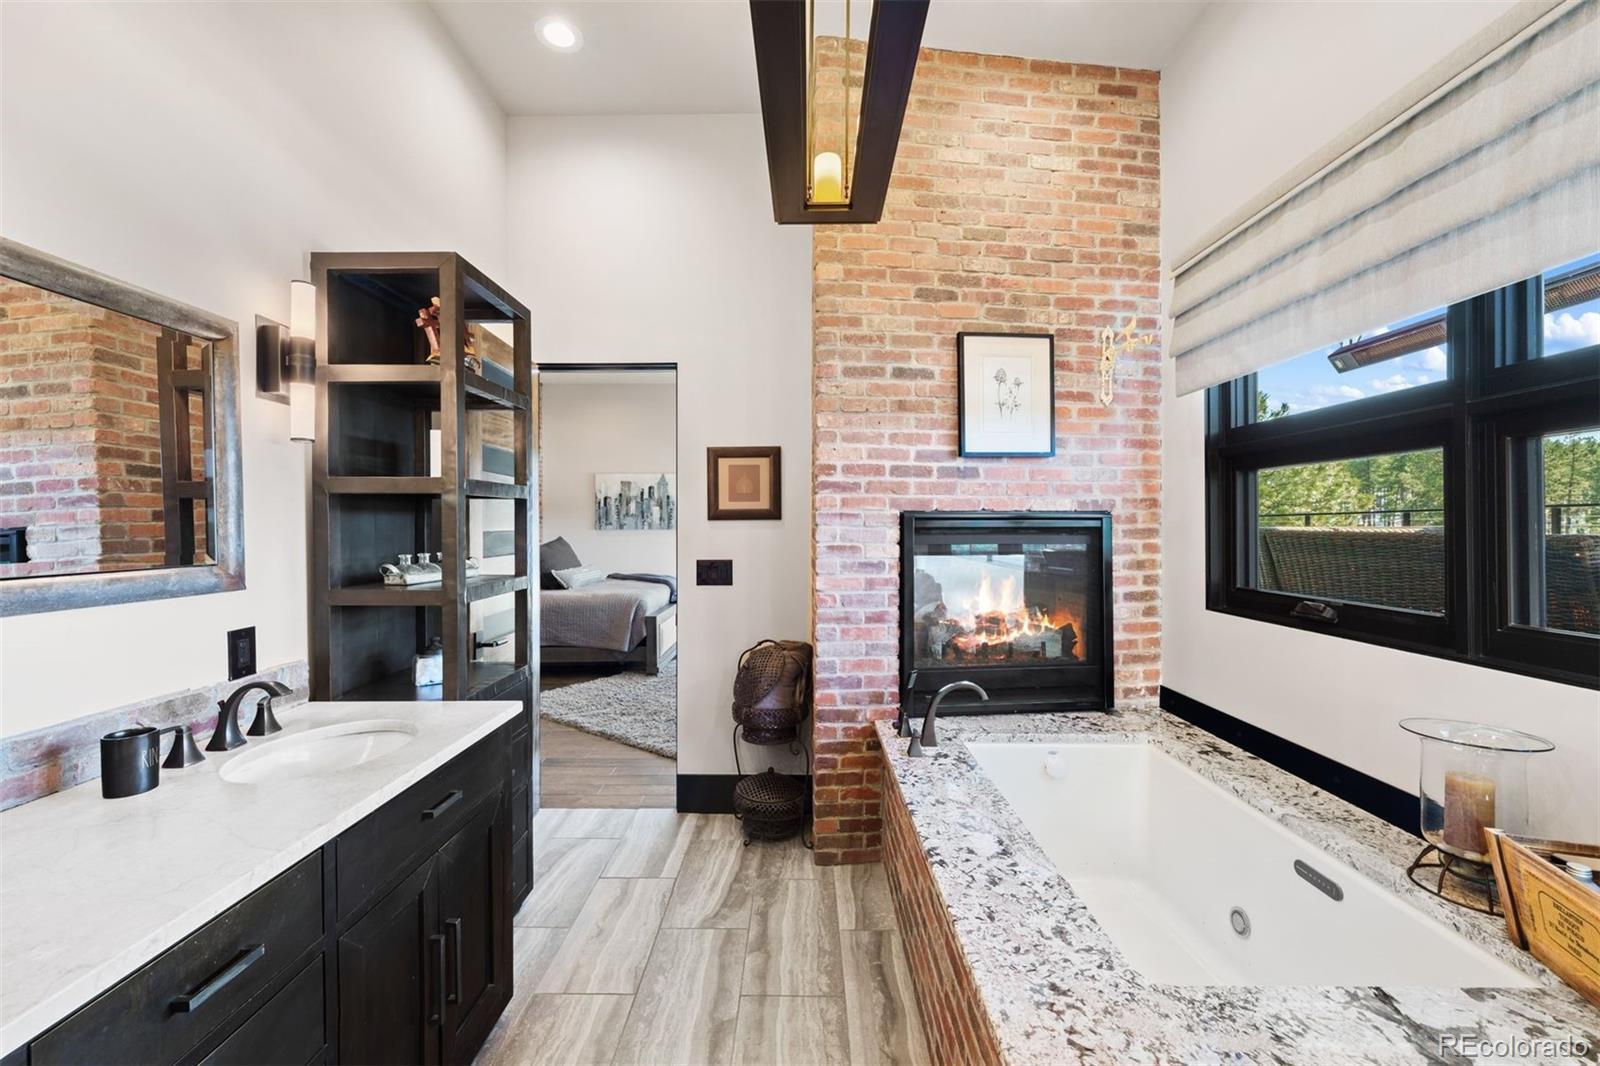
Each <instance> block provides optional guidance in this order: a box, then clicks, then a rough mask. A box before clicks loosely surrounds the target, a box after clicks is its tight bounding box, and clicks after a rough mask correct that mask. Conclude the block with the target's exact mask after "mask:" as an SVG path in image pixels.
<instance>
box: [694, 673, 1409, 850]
mask: <svg viewBox="0 0 1600 1066" xmlns="http://www.w3.org/2000/svg"><path fill="white" fill-rule="evenodd" d="M1161 709H1162V710H1164V711H1166V712H1167V713H1168V714H1171V715H1175V716H1176V717H1178V718H1182V719H1183V720H1184V721H1185V722H1188V723H1189V724H1190V725H1193V726H1197V727H1199V728H1200V729H1204V730H1205V731H1206V732H1207V733H1210V734H1212V735H1213V736H1217V737H1221V738H1222V739H1223V740H1226V741H1227V742H1228V743H1230V744H1233V745H1235V746H1237V747H1240V748H1243V749H1244V750H1245V751H1248V752H1249V753H1250V754H1251V755H1254V756H1255V757H1256V758H1258V759H1264V760H1265V761H1267V762H1269V763H1271V764H1272V765H1273V766H1276V767H1277V768H1278V769H1280V770H1283V771H1284V772H1286V773H1291V774H1293V775H1294V776H1296V777H1298V778H1300V779H1301V780H1302V781H1307V782H1310V783H1311V784H1313V785H1315V786H1316V787H1318V788H1320V789H1322V790H1323V791H1324V792H1331V793H1333V794H1334V795H1335V796H1338V797H1339V798H1340V799H1342V800H1344V801H1345V802H1346V803H1349V804H1352V805H1353V806H1356V807H1360V808H1361V809H1362V810H1364V811H1366V812H1367V813H1368V814H1370V815H1372V816H1373V817H1374V818H1382V819H1383V820H1384V821H1386V822H1388V823H1389V824H1390V825H1393V826H1396V827H1397V828H1400V829H1404V830H1405V831H1406V832H1408V833H1410V834H1412V835H1413V836H1417V835H1418V831H1417V824H1418V822H1419V820H1420V817H1421V816H1420V814H1419V811H1418V803H1417V797H1416V796H1414V795H1412V794H1411V793H1409V792H1407V791H1406V790H1405V789H1402V788H1395V787H1394V786H1393V785H1391V784H1389V783H1388V782H1387V781H1380V780H1378V779H1377V778H1376V777H1371V776H1369V775H1367V774H1364V773H1362V772H1361V771H1360V770H1353V769H1351V768H1350V767H1348V766H1346V765H1344V764H1343V763H1339V762H1335V761H1334V760H1332V759H1330V758H1328V757H1327V756H1326V755H1320V754H1318V753H1317V752H1314V751H1312V750H1311V749H1310V748H1303V747H1301V746H1300V745H1299V744H1296V743H1294V742H1292V741H1288V740H1284V739H1283V738H1282V737H1280V736H1278V735H1277V734H1275V733H1269V732H1267V731H1266V730H1265V729H1262V728H1260V727H1259V726H1253V725H1251V724H1250V723H1249V722H1244V721H1241V720H1239V719H1238V718H1235V717H1233V716H1232V715H1229V714H1224V713H1223V712H1222V711H1219V710H1217V709H1216V708H1215V707H1212V706H1209V705H1207V704H1204V703H1201V702H1200V701H1199V700H1197V699H1191V698H1190V697H1188V696H1185V695H1184V694H1183V693H1181V692H1176V691H1174V690H1172V689H1170V688H1168V687H1167V686H1165V685H1162V686H1161ZM679 780H682V779H681V778H680V779H679ZM679 794H680V795H682V791H681V786H680V792H679Z"/></svg>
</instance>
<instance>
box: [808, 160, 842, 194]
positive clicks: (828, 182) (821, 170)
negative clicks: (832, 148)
mask: <svg viewBox="0 0 1600 1066" xmlns="http://www.w3.org/2000/svg"><path fill="white" fill-rule="evenodd" d="M811 202H812V203H814V204H842V203H844V202H845V198H844V163H843V162H842V161H841V160H840V158H839V153H838V152H818V153H817V158H816V159H814V160H812V163H811Z"/></svg>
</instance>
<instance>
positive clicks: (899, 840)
mask: <svg viewBox="0 0 1600 1066" xmlns="http://www.w3.org/2000/svg"><path fill="white" fill-rule="evenodd" d="M880 757H881V756H880ZM883 777H884V780H885V782H886V785H885V786H884V790H883V792H884V795H883V865H884V871H885V872H886V873H887V874H888V875H889V895H890V897H891V898H892V899H893V900H894V914H895V920H896V921H897V922H898V924H899V926H900V939H901V940H903V941H904V942H905V945H906V959H907V962H908V963H909V964H910V966H911V976H912V987H913V988H914V989H916V994H917V1008H918V1010H920V1011H921V1012H922V1021H923V1028H924V1029H925V1030H926V1032H927V1034H928V1045H929V1050H930V1051H931V1052H932V1058H933V1061H934V1062H937V1063H941V1064H950V1066H958V1064H960V1066H965V1064H967V1063H998V1062H1000V1061H1001V1055H1000V1041H999V1039H998V1038H997V1037H996V1036H995V1033H994V1027H993V1026H992V1025H991V1024H990V1022H989V1016H988V1015H987V1014H986V1013H985V1012H984V1009H983V1005H982V1004H981V1003H980V1002H979V1000H978V990H977V988H976V986H975V985H974V984H973V981H972V972H971V970H969V969H968V968H967V963H966V957H965V956H964V955H963V954H962V953H961V945H960V943H959V942H958V941H957V940H956V933H955V929H954V928H953V927H952V926H951V924H950V909H949V908H948V907H946V906H945V903H944V898H943V897H942V896H941V895H940V894H939V886H938V885H936V884H935V883H934V880H933V871H932V870H930V869H929V868H928V858H927V854H926V853H925V852H924V851H923V849H922V845H921V844H920V843H919V842H918V840H917V831H916V828H915V827H914V826H913V825H912V824H911V814H910V812H909V811H907V810H906V805H905V800H904V799H902V798H901V796H900V789H899V787H898V786H897V785H896V784H895V781H894V777H893V775H892V774H891V773H890V772H889V768H888V767H887V766H885V767H883Z"/></svg>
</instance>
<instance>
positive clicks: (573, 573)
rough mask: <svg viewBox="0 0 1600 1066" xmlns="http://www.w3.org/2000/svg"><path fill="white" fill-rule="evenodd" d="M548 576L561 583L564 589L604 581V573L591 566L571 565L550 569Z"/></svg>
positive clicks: (577, 587)
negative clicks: (561, 568)
mask: <svg viewBox="0 0 1600 1066" xmlns="http://www.w3.org/2000/svg"><path fill="white" fill-rule="evenodd" d="M550 576H551V577H553V578H555V579H556V580H557V581H559V582H560V583H561V587H562V588H564V589H581V588H583V587H584V586H585V585H593V584H594V583H596V582H597V581H604V580H605V579H606V575H605V574H604V573H602V572H601V571H599V570H596V569H595V568H594V567H592V566H571V567H568V568H567V569H565V570H552V571H550Z"/></svg>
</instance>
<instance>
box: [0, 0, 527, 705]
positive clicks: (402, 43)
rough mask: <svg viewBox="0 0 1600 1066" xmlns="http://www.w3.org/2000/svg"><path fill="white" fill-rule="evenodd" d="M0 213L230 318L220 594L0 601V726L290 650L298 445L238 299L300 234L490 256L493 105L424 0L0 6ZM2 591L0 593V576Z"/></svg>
mask: <svg viewBox="0 0 1600 1066" xmlns="http://www.w3.org/2000/svg"><path fill="white" fill-rule="evenodd" d="M0 153H3V158H0V232H3V233H4V234H5V235H6V236H7V237H10V238H12V239H14V240H18V241H21V242H23V243H25V244H30V245H33V246H35V247H38V248H41V249H43V250H44V251H47V252H51V253H53V254H55V255H58V256H62V257H64V258H66V259H70V260H73V261H75V262H78V263H81V264H83V265H85V266H89V267H92V268H94V269H96V270H99V271H103V272H105V273H108V274H111V275H112V276H114V277H118V278H122V279H124V280H127V281H131V282H134V283H136V284H138V285H142V286H144V287H146V288H150V289H154V290H156V291H157V292H160V293H163V294H165V295H168V296H172V297H175V298H177V299H180V300H184V301H187V302H188V303H192V304H195V305H197V306H200V307H203V308H206V309H207V310H210V311H214V312H217V313H219V314H222V315H224V316H226V317H227V318H230V319H233V320H234V321H236V322H237V323H238V325H239V328H240V334H239V341H240V343H239V348H240V361H241V373H240V375H239V377H240V381H241V383H243V388H242V390H241V391H242V394H243V395H242V401H243V404H242V406H243V438H244V455H243V459H244V509H245V560H246V563H245V579H246V585H245V588H244V590H243V591H240V592H235V593H228V594H221V595H212V596H203V597H191V598H184V599H174V600H161V601H157V602H153V603H144V604H129V605H126V606H117V607H104V608H96V609H93V610H80V611H69V612H62V613H55V614H41V615H32V616H27V617H22V618H12V619H7V620H4V621H0V733H7V734H9V733H16V732H21V731H25V730H29V729H34V728H39V727H42V726H45V725H48V724H51V723H54V722H59V721H64V720H66V719H70V718H74V717H77V716H79V715H82V714H86V713H90V712H93V711H96V710H100V709H104V708H109V707H112V706H116V705H119V704H123V703H127V702H129V701H131V700H135V699H139V698H142V697H146V696H154V695H159V694H161V693H165V692H171V691H175V690H181V689H185V688H189V687H191V686H196V685H202V684H209V683H213V682H216V681H218V680H220V679H222V678H224V677H226V676H227V671H226V657H225V650H224V641H223V634H224V632H225V631H226V630H228V629H233V628H237V627H240V626H247V625H254V626H255V627H256V633H257V638H258V641H259V646H258V662H259V663H261V664H262V665H263V666H266V665H271V664H276V663H281V662H286V661H291V660H295V659H301V658H304V657H305V656H306V610H305V595H306V592H305V590H306V577H305V573H306V570H305V567H306V561H305V543H306V536H305V528H306V500H307V493H306V483H307V472H308V453H307V451H306V450H305V448H304V446H301V445H293V444H290V443H289V441H288V439H287V419H286V409H285V408H283V407H282V406H280V405H277V404H272V403H267V402H264V401H260V400H257V399H255V396H254V381H255V369H254V367H255V363H254V334H253V320H254V316H255V315H256V314H257V313H260V314H265V315H270V316H272V317H274V318H277V319H279V320H285V319H287V316H288V310H289V308H288V282H289V280H290V279H291V278H295V277H304V276H305V275H306V273H307V266H308V261H307V260H308V253H310V252H311V251H313V250H340V251H383V250H397V249H417V248H427V249H435V248H437V249H449V250H456V251H460V252H462V253H463V254H465V255H466V256H467V257H468V258H469V259H471V260H473V262H475V263H476V264H477V265H478V266H479V267H481V268H483V269H484V270H486V271H488V272H489V273H490V274H491V275H496V276H498V275H499V274H500V272H501V270H502V268H503V266H504V249H505V238H504V229H503V219H502V218H501V217H500V216H501V212H502V209H503V206H504V203H505V119H504V117H503V116H502V114H501V113H500V111H499V109H498V108H497V107H496V106H495V104H494V103H493V101H492V100H491V98H490V97H489V95H488V93H487V92H486V91H485V90H484V89H483V88H482V86H481V83H480V82H479V81H478V79H477V77H476V75H475V74H474V73H473V72H472V70H471V68H470V67H469V66H468V65H467V63H466V62H465V60H464V59H463V58H462V57H461V56H460V55H459V54H458V53H457V52H456V50H455V48H454V46H453V45H452V44H450V43H449V37H448V35H447V34H446V33H445V32H444V30H443V28H442V27H441V26H440V25H439V24H438V22H437V21H436V19H435V17H434V15H433V14H432V13H431V12H430V11H429V9H428V8H427V6H426V5H422V4H412V3H362V4H287V3H275V4H235V3H222V2H218V3H193V4H158V3H139V4H120V3H110V4H0ZM0 594H3V593H0Z"/></svg>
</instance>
